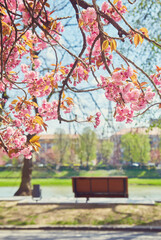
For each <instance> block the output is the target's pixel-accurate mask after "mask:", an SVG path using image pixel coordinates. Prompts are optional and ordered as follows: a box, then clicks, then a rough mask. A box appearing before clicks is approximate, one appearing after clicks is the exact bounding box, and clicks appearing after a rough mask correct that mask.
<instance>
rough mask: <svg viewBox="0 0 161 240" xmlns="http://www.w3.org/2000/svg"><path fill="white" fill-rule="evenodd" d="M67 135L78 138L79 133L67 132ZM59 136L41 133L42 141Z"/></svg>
mask: <svg viewBox="0 0 161 240" xmlns="http://www.w3.org/2000/svg"><path fill="white" fill-rule="evenodd" d="M65 136H67V137H69V138H70V139H77V138H78V136H79V135H78V134H65ZM58 137H59V135H58V134H42V135H40V141H45V140H55V139H57V138H58Z"/></svg>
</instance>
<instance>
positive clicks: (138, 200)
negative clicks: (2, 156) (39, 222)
mask: <svg viewBox="0 0 161 240" xmlns="http://www.w3.org/2000/svg"><path fill="white" fill-rule="evenodd" d="M0 201H17V202H18V204H19V205H27V204H42V205H43V204H44V205H45V204H71V205H72V204H75V203H77V204H83V203H86V198H79V199H78V198H77V199H75V198H74V197H71V198H67V197H61V198H44V197H43V198H42V199H41V200H39V201H35V200H33V199H32V197H26V196H25V197H23V196H20V197H9V198H5V197H4V198H0ZM88 204H102V205H104V204H140V205H154V204H155V201H153V200H151V199H145V198H90V199H89V201H88Z"/></svg>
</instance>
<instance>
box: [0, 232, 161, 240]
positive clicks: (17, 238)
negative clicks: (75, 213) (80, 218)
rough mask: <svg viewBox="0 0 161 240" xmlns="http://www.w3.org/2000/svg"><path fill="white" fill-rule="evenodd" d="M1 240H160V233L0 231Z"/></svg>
mask: <svg viewBox="0 0 161 240" xmlns="http://www.w3.org/2000/svg"><path fill="white" fill-rule="evenodd" d="M0 239H1V240H33V239H34V240H89V239H90V240H134V239H135V240H160V239H161V233H158V232H144V231H141V232H140V231H133V232H130V231H99V232H98V231H79V230H76V231H69V230H68V231H0Z"/></svg>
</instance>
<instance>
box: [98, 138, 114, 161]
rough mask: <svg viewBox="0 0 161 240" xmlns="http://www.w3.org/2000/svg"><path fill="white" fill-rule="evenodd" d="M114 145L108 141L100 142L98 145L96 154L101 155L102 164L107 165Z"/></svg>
mask: <svg viewBox="0 0 161 240" xmlns="http://www.w3.org/2000/svg"><path fill="white" fill-rule="evenodd" d="M113 148H114V143H113V142H111V141H110V140H102V141H100V143H99V144H98V153H99V155H101V158H100V159H101V161H102V163H103V164H108V162H109V160H110V157H111V155H112V153H113Z"/></svg>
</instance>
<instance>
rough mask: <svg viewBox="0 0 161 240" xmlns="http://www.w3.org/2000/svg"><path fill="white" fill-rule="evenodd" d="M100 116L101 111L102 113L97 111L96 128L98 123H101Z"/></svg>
mask: <svg viewBox="0 0 161 240" xmlns="http://www.w3.org/2000/svg"><path fill="white" fill-rule="evenodd" d="M100 116H101V113H100V112H97V113H96V117H95V124H94V128H97V127H98V125H99V124H100Z"/></svg>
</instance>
